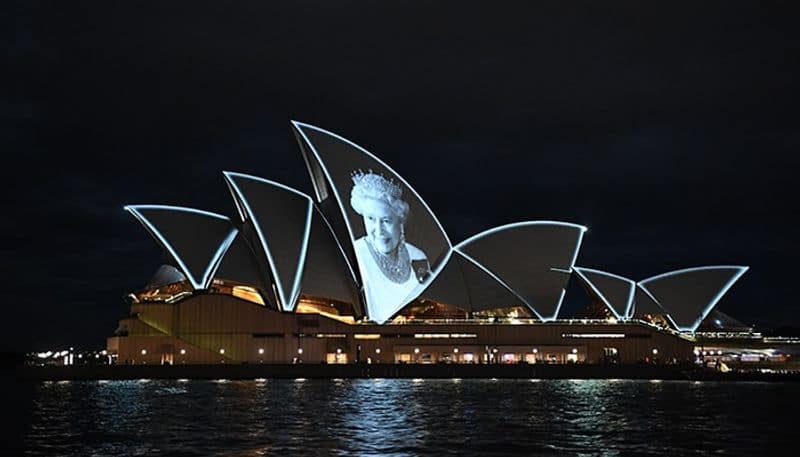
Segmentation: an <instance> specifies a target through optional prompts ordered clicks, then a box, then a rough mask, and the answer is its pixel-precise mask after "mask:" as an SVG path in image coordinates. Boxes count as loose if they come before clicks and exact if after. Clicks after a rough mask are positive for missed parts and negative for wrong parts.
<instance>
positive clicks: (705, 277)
mask: <svg viewBox="0 0 800 457" xmlns="http://www.w3.org/2000/svg"><path fill="white" fill-rule="evenodd" d="M747 269H748V267H743V266H738V265H720V266H707V267H697V268H687V269H684V270H677V271H671V272H669V273H664V274H661V275H658V276H654V277H652V278H648V279H645V280H642V281H639V285H640V286H641V287H642V289H644V290H646V291H647V292H648V293H649V294H650V295H652V296H653V298H655V299H656V300H657V301H658V303H659V304H660V305H661V307H663V308H664V310H665V311H666V312H667V314H668V315H669V317H670V319H671V320H672V322H673V323H674V324H675V327H676V328H677V329H678V330H680V331H684V332H694V331H695V330H697V327H699V326H700V323H701V322H702V321H703V319H705V317H706V316H708V314H709V313H710V312H711V310H713V309H714V307H715V306H716V305H717V303H718V302H719V300H720V299H721V298H722V296H723V295H725V292H727V291H728V289H730V287H731V286H733V284H734V283H735V282H736V281H737V280H738V279H739V278H740V277H741V276H742V275H743V274H744V273H745V272H746V271H747Z"/></svg>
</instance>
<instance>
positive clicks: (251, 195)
mask: <svg viewBox="0 0 800 457" xmlns="http://www.w3.org/2000/svg"><path fill="white" fill-rule="evenodd" d="M292 126H293V129H294V131H295V134H296V137H297V140H298V143H299V146H300V151H301V153H302V155H303V158H304V160H305V163H306V165H307V168H308V171H309V174H310V177H311V182H312V184H313V188H314V195H313V196H310V195H306V194H304V193H303V192H300V191H298V190H295V189H291V188H289V187H287V186H284V185H282V184H279V183H276V182H273V181H269V180H267V179H264V178H260V177H256V176H251V175H246V174H242V173H234V172H224V173H223V174H224V178H225V181H226V183H227V185H228V188H229V190H230V192H231V194H232V197H233V202H234V204H235V208H236V214H235V215H234V217H228V216H225V215H220V214H214V213H209V212H206V211H201V210H196V209H190V208H182V207H172V206H163V205H133V206H127V207H126V210H128V211H129V212H130V213H131V214H132V215H133V216H134V217H135V218H136V219H137V220H138V221H139V222H140V223H141V224H142V225H143V227H144V228H145V229H146V230H147V231H148V232H149V233H150V235H151V236H152V237H153V238H154V239H155V240H156V242H157V243H158V244H159V245H160V246H161V248H162V249H163V251H164V254H165V258H167V259H169V264H168V265H163V266H162V267H161V268H160V269H159V270H158V271H157V273H156V275H155V276H154V277H153V279H152V280H151V281H150V283H149V284H148V285H147V286H146V287H144V288H143V289H142V290H140V291H137V292H135V293H132V294H130V295H129V299H130V305H131V314H130V316H129V317H127V318H125V319H122V320H121V321H120V324H119V327H118V329H117V331H116V332H115V335H114V336H112V337H110V338H109V339H108V342H107V350H108V351H109V352H110V353H112V354H114V355H116V357H117V360H118V363H133V364H137V363H148V364H158V363H164V364H175V363H292V362H305V363H319V362H325V363H351V362H363V363H387V362H392V363H441V362H445V363H604V362H605V363H635V362H640V361H653V360H656V361H659V362H682V361H688V360H692V358H693V357H694V349H695V341H694V336H693V335H694V332H695V331H696V330H697V329H698V327H699V326H700V325H701V323H703V322H704V320H705V319H707V317H708V316H709V315H710V314H711V313H712V311H714V308H715V306H716V304H717V303H718V301H719V300H720V299H721V298H722V296H723V295H724V294H725V292H727V290H728V289H729V288H730V287H731V286H732V285H733V284H734V283H735V282H736V280H737V279H738V278H739V277H740V276H741V275H742V274H744V272H745V271H746V270H747V268H746V267H739V266H710V267H701V268H692V269H686V270H680V271H675V272H671V273H666V274H663V275H659V276H656V277H653V278H648V279H645V280H642V281H639V282H636V281H633V280H630V279H627V278H623V277H620V276H618V275H614V274H612V273H607V272H604V271H600V270H595V269H590V268H585V267H579V266H576V261H577V258H578V254H579V251H580V247H581V244H582V242H583V238H584V235H585V232H586V228H585V227H583V226H580V225H576V224H571V223H566V222H555V221H526V222H519V223H514V224H508V225H504V226H501V227H496V228H493V229H490V230H487V231H485V232H483V233H480V234H477V235H475V236H473V237H470V238H468V239H467V240H465V241H462V242H461V243H458V244H455V245H453V244H452V243H451V242H450V239H449V238H448V236H447V233H446V232H445V230H444V228H443V226H442V224H441V223H440V222H439V221H438V220H437V218H436V216H435V215H434V213H433V211H432V210H431V208H430V207H429V206H428V205H427V204H426V203H425V202H424V201H423V200H422V198H421V197H420V196H419V194H417V192H416V191H414V189H413V188H412V187H411V186H410V185H409V184H408V182H406V181H405V180H404V179H403V178H402V177H401V176H399V175H398V174H397V173H396V172H395V171H394V170H392V169H391V168H390V167H389V166H388V165H386V164H385V163H383V162H382V161H381V160H380V159H378V158H377V157H375V156H374V155H372V154H371V153H369V152H368V151H366V150H365V149H363V148H361V147H360V146H358V145H356V144H354V143H352V142H350V141H348V140H346V139H344V138H342V137H340V136H338V135H335V134H333V133H330V132H327V131H325V130H322V129H319V128H317V127H314V126H310V125H307V124H302V123H298V122H294V123H293V124H292ZM572 277H575V278H576V280H578V281H580V283H581V284H582V285H583V286H584V288H585V289H586V291H587V293H588V295H589V296H590V297H591V299H592V303H591V304H590V306H589V307H587V311H586V313H585V314H586V315H585V316H583V317H582V318H580V319H574V318H572V319H567V318H565V316H563V313H562V312H561V304H562V302H563V300H564V294H565V291H566V287H567V283H568V281H569V280H570V279H571V278H572Z"/></svg>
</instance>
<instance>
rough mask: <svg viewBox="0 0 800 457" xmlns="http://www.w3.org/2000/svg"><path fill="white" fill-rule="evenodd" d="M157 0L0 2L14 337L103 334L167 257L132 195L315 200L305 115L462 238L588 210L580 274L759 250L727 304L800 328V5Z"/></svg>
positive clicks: (2, 298) (24, 342)
mask: <svg viewBox="0 0 800 457" xmlns="http://www.w3.org/2000/svg"><path fill="white" fill-rule="evenodd" d="M160 3H161V2H147V3H138V2H124V3H123V2H120V3H119V4H115V3H114V2H105V1H103V2H95V3H81V2H56V1H54V2H35V1H29V0H28V1H18V2H10V4H4V6H2V7H0V11H1V12H0V15H1V16H0V17H2V25H3V26H2V27H0V36H1V37H2V49H3V50H4V53H3V54H2V60H3V65H2V67H1V68H2V72H0V73H1V74H2V76H0V79H2V80H3V83H2V90H1V92H0V95H1V97H2V98H0V119H1V120H0V151H2V157H3V159H4V162H5V164H4V166H3V167H2V168H3V171H4V173H3V177H2V182H3V186H4V190H3V198H2V201H3V208H4V212H3V214H4V216H3V217H2V218H1V219H0V224H2V234H3V243H2V250H3V253H2V259H3V261H2V281H3V287H2V289H0V303H2V306H3V331H2V332H0V349H2V350H30V349H38V348H46V347H50V346H53V345H58V346H63V345H67V344H73V345H75V346H77V347H93V348H99V347H102V346H103V345H104V341H105V340H104V339H105V337H106V336H109V335H111V334H112V332H113V331H114V329H115V328H116V325H117V320H118V319H119V318H121V317H123V316H125V315H126V314H127V312H128V308H127V307H126V306H125V305H124V304H123V303H122V297H123V296H124V295H125V294H126V293H128V292H129V291H132V290H134V289H136V288H139V287H141V286H142V285H144V284H145V282H146V281H147V280H148V278H149V276H150V275H151V273H152V272H154V271H155V269H156V268H157V267H158V265H159V261H160V255H159V251H158V249H157V248H156V246H155V244H154V243H153V242H152V241H151V239H150V238H149V237H148V236H147V235H146V233H145V232H144V230H143V229H142V228H141V227H140V226H139V225H138V224H137V223H136V222H135V221H134V219H133V218H132V217H131V216H130V215H128V214H127V213H125V212H124V211H123V210H122V206H123V205H124V204H134V203H163V204H174V205H182V206H192V207H197V208H201V209H206V210H210V211H215V212H221V213H224V214H229V215H231V216H233V215H234V208H233V205H232V202H231V199H230V197H229V195H228V190H227V188H226V186H225V184H224V182H223V178H222V174H221V172H222V171H223V170H231V171H240V172H245V173H251V174H255V175H259V176H263V177H266V178H269V179H273V180H276V181H279V182H282V183H285V184H287V185H290V186H293V187H296V188H299V189H301V190H304V191H306V192H309V193H310V192H311V186H310V184H309V182H308V175H307V172H306V170H305V165H304V163H303V160H302V158H301V156H300V154H299V151H298V149H297V146H296V145H295V143H294V139H293V136H292V133H291V130H290V128H289V121H290V120H291V119H296V120H300V121H304V122H308V123H311V124H315V125H318V126H320V127H323V128H326V129H328V130H331V131H334V132H336V133H339V134H341V135H343V136H345V137H347V138H349V139H351V140H353V141H355V142H356V143H359V144H361V145H362V146H364V147H366V148H367V149H369V150H371V151H372V152H373V153H375V154H376V155H378V156H380V157H382V158H383V159H384V160H385V161H386V162H387V163H389V164H390V165H391V166H392V167H393V168H394V169H395V170H397V171H398V172H399V173H400V174H401V175H403V176H404V177H405V178H406V179H407V180H408V181H409V182H410V183H411V184H412V185H413V186H414V187H415V189H416V190H417V191H418V192H419V193H420V195H421V196H422V197H423V198H424V199H426V201H427V202H428V204H429V205H430V207H431V208H432V209H433V210H434V211H435V212H436V213H437V214H438V216H439V219H440V220H441V222H442V224H443V225H444V226H445V229H446V230H447V231H448V233H449V235H450V238H451V240H452V241H453V242H454V243H457V242H459V241H461V240H463V239H465V238H467V237H469V236H470V235H473V234H475V233H477V232H479V231H482V230H485V229H488V228H491V227H493V226H496V225H501V224H505V223H509V222H516V221H522V220H534V219H550V220H562V221H568V222H575V223H579V224H583V225H586V226H588V227H589V231H588V233H587V234H586V237H585V239H584V245H583V249H582V250H581V253H580V255H579V257H578V264H579V265H581V266H586V267H592V268H598V269H602V270H606V271H611V272H614V273H617V274H621V275H625V276H628V277H631V278H633V279H637V280H638V279H643V278H645V277H648V276H652V275H655V274H659V273H662V272H665V271H669V270H673V269H678V268H684V267H691V266H699V265H708V264H741V265H749V266H750V267H751V270H750V271H749V272H748V273H747V274H746V275H745V276H744V277H743V278H742V279H741V280H740V282H739V283H738V284H737V285H735V286H734V287H733V288H732V289H731V290H730V292H729V294H728V295H727V296H726V297H725V298H724V299H723V301H722V302H721V303H720V309H721V310H722V311H725V312H727V313H729V314H731V315H733V316H734V317H737V318H739V319H740V320H742V321H744V322H747V323H756V324H760V325H762V326H772V325H781V324H791V325H798V324H800V317H798V313H797V310H798V306H797V304H796V303H795V298H794V297H795V296H796V295H797V292H796V285H797V284H796V283H797V280H796V277H797V267H796V258H797V257H798V254H800V248H799V247H798V242H797V239H796V236H797V232H798V229H797V224H798V222H799V219H800V218H798V204H797V200H796V199H797V197H796V193H795V189H794V188H795V187H796V181H797V179H798V174H797V168H798V165H800V160H798V158H797V152H798V149H800V131H799V130H798V115H797V109H798V108H797V103H798V100H799V99H798V95H800V93H799V92H800V91H799V90H798V89H800V82H798V80H800V78H799V77H798V76H800V73H799V72H798V70H800V27H798V26H797V21H796V18H797V16H796V15H794V14H791V12H790V9H789V6H790V5H791V3H792V2H785V4H782V3H773V4H770V5H769V6H763V5H759V4H757V2H749V3H748V4H746V5H742V4H740V3H744V2H677V3H676V2H661V3H660V4H658V5H654V4H652V3H653V2H625V3H616V2H585V3H582V2H578V3H575V2H561V1H558V2H520V3H518V4H505V5H504V6H499V5H496V4H495V3H496V2H483V3H482V6H480V7H473V6H469V5H468V3H465V2H408V1H403V2H399V1H398V2H390V1H386V2H348V1H335V2H333V1H313V2H312V1H306V2H299V1H292V2H286V3H287V5H284V6H278V5H274V4H273V3H275V2H252V4H243V3H239V2H223V1H218V2H213V3H211V5H212V6H208V5H201V4H198V2H186V3H178V2H164V3H168V4H167V5H161V4H160ZM696 3H699V4H696ZM568 300H574V299H573V298H568Z"/></svg>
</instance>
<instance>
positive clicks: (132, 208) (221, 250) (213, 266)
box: [124, 205, 239, 290]
mask: <svg viewBox="0 0 800 457" xmlns="http://www.w3.org/2000/svg"><path fill="white" fill-rule="evenodd" d="M124 209H125V211H128V212H129V213H131V214H132V215H133V217H135V218H136V219H137V220H138V221H139V222H140V223H141V224H142V225H143V226H144V227H145V228H146V229H147V231H148V232H150V234H151V235H153V237H154V238H155V239H156V241H158V242H159V244H161V245H162V246H163V247H164V248H165V249H166V250H167V252H169V254H170V255H171V256H172V258H173V259H174V260H175V262H176V263H177V264H178V267H179V268H180V269H181V271H182V272H183V274H184V276H186V279H188V280H189V283H190V284H191V285H192V288H193V289H194V290H200V289H206V288H208V287H209V285H210V284H211V281H212V280H213V275H214V273H215V272H216V271H217V268H219V265H220V263H221V259H222V257H223V255H224V254H225V252H227V250H228V248H229V247H230V245H231V243H232V242H233V240H234V238H235V237H236V234H237V233H239V230H238V229H237V228H236V227H231V229H230V231H229V232H228V234H227V235H226V236H225V238H224V239H223V241H222V243H220V245H219V246H218V247H217V250H216V251H215V252H214V255H213V256H212V258H211V261H210V262H209V264H208V265H207V266H206V270H205V272H204V273H203V277H202V278H201V280H199V281H198V280H197V278H195V276H194V274H193V273H192V271H191V270H190V269H189V267H188V266H187V265H186V263H184V261H183V259H182V258H181V256H180V255H178V252H177V251H175V248H174V247H172V244H171V243H170V242H169V241H168V240H167V239H166V237H164V235H163V234H162V233H161V231H159V230H158V228H156V226H155V225H153V224H152V223H151V222H150V221H149V220H148V219H147V217H145V216H144V215H143V214H142V213H141V211H140V210H156V211H172V212H179V213H191V214H197V215H200V216H204V217H210V218H214V219H220V220H223V221H226V222H228V223H230V219H228V218H227V217H225V216H222V215H220V214H216V213H210V212H208V211H203V210H199V209H194V208H185V207H181V206H167V205H128V206H125V207H124Z"/></svg>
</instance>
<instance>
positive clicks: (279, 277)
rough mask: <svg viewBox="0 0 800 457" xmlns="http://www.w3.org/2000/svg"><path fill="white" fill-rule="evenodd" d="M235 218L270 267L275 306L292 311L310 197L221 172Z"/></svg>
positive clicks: (308, 224) (309, 216) (303, 253)
mask: <svg viewBox="0 0 800 457" xmlns="http://www.w3.org/2000/svg"><path fill="white" fill-rule="evenodd" d="M224 175H225V179H226V180H227V182H228V185H229V188H230V190H231V193H232V194H233V197H234V200H235V201H236V207H237V209H238V210H239V215H240V217H241V218H242V222H243V223H244V224H245V225H249V226H250V227H252V229H253V232H254V233H255V235H256V237H257V239H258V242H259V243H258V246H259V247H260V249H259V251H260V253H262V254H263V255H264V258H265V260H266V263H267V264H268V265H269V267H270V271H271V273H272V279H273V281H274V285H275V290H276V292H277V293H276V295H277V299H278V303H279V304H280V306H281V309H282V310H283V311H292V310H293V309H294V307H295V305H296V304H297V299H298V298H299V296H300V284H301V283H302V279H303V266H304V265H305V260H306V252H307V249H308V239H309V236H310V235H311V219H312V216H313V212H314V204H313V202H312V201H311V197H309V196H307V195H305V194H303V193H302V192H299V191H297V190H295V189H292V188H290V187H287V186H284V185H283V184H278V183H276V182H273V181H269V180H266V179H263V178H259V177H256V176H250V175H245V174H242V173H234V172H229V171H226V172H224Z"/></svg>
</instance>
